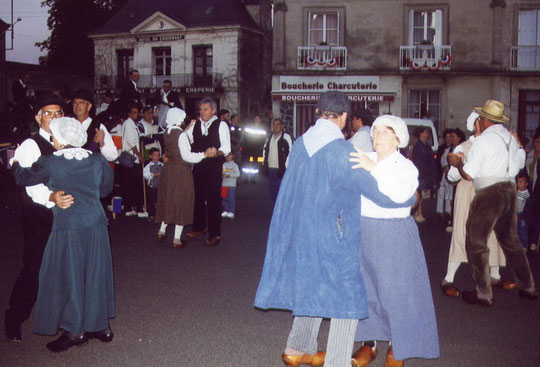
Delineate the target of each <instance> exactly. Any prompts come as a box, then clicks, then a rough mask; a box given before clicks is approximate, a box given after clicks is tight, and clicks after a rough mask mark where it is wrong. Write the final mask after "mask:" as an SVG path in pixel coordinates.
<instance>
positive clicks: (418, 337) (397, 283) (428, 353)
mask: <svg viewBox="0 0 540 367" xmlns="http://www.w3.org/2000/svg"><path fill="white" fill-rule="evenodd" d="M371 136H372V138H373V149H374V150H375V152H372V153H367V154H364V153H361V152H360V153H352V154H351V155H354V156H356V158H352V159H351V161H354V162H358V164H357V165H356V166H354V167H353V168H364V169H366V170H368V171H370V173H371V175H372V176H373V177H374V178H375V179H376V180H377V184H378V187H379V190H380V191H381V192H382V193H384V194H386V195H388V197H389V198H390V199H392V200H394V201H396V202H399V201H403V199H406V198H408V197H410V196H411V195H412V194H414V192H415V191H416V188H417V187H418V170H417V169H416V167H415V166H414V164H413V163H412V162H411V161H410V160H408V159H406V158H405V157H403V156H402V155H401V154H400V152H399V150H398V148H402V147H405V146H407V144H408V142H409V133H408V130H407V125H406V124H405V122H404V121H403V120H402V119H400V118H399V117H396V116H380V117H378V118H377V119H376V120H375V121H374V123H373V126H372V128H371ZM360 232H361V233H362V236H361V237H360V247H359V253H360V264H361V269H362V275H363V277H364V283H365V286H366V293H367V298H368V313H369V317H368V318H366V319H364V320H360V322H359V323H358V329H357V331H356V337H355V340H356V341H374V340H384V341H390V342H391V345H390V348H389V349H388V353H387V357H386V361H385V367H401V366H403V365H404V361H403V360H404V359H406V358H414V357H420V358H437V357H439V340H438V335H437V323H436V320H435V311H434V307H433V299H432V295H431V287H430V284H429V277H428V273H427V267H426V260H425V258H424V251H423V249H422V243H421V242H420V237H419V235H418V226H417V224H416V223H415V222H414V220H413V219H412V218H411V215H410V207H409V208H393V209H392V208H383V207H381V206H379V205H377V204H376V203H374V202H373V201H371V200H370V199H369V198H367V197H364V196H362V213H361V220H360ZM366 344H367V343H366ZM376 355H377V348H376V345H374V344H371V345H364V346H363V347H362V348H361V349H360V350H359V351H358V352H357V353H356V354H355V355H354V357H353V360H352V364H353V366H356V367H364V366H367V365H368V364H369V363H370V362H371V361H372V360H373V359H375V357H376Z"/></svg>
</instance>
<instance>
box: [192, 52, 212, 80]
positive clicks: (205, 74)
mask: <svg viewBox="0 0 540 367" xmlns="http://www.w3.org/2000/svg"><path fill="white" fill-rule="evenodd" d="M213 55H214V54H213V50H212V46H193V83H194V85H195V86H198V87H201V86H212V73H213Z"/></svg>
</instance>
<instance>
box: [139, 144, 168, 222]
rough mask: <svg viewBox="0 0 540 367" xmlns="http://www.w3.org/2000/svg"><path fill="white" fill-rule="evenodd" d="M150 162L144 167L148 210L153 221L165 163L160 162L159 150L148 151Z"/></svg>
mask: <svg viewBox="0 0 540 367" xmlns="http://www.w3.org/2000/svg"><path fill="white" fill-rule="evenodd" d="M148 156H149V157H150V162H149V163H148V164H147V165H146V167H144V170H143V176H144V178H145V179H146V181H147V183H148V184H147V185H146V200H147V201H146V210H148V215H149V216H150V218H149V219H153V218H154V215H155V214H156V201H157V195H158V185H159V175H160V172H161V169H162V168H163V163H161V162H160V161H159V149H157V148H152V149H150V150H149V151H148Z"/></svg>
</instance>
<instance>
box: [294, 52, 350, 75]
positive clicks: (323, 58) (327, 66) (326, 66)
mask: <svg viewBox="0 0 540 367" xmlns="http://www.w3.org/2000/svg"><path fill="white" fill-rule="evenodd" d="M297 69H298V70H347V47H343V46H299V47H298V64H297Z"/></svg>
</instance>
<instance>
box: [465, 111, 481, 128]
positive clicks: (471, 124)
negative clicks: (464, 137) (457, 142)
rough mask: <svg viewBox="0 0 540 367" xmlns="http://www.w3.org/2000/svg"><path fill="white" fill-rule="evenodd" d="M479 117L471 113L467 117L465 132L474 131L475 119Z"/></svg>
mask: <svg viewBox="0 0 540 367" xmlns="http://www.w3.org/2000/svg"><path fill="white" fill-rule="evenodd" d="M479 117H480V115H479V114H477V113H476V112H474V111H473V112H471V114H470V115H469V117H467V130H469V131H474V122H475V121H476V119H477V118H479Z"/></svg>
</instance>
